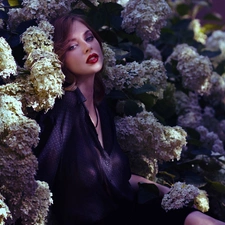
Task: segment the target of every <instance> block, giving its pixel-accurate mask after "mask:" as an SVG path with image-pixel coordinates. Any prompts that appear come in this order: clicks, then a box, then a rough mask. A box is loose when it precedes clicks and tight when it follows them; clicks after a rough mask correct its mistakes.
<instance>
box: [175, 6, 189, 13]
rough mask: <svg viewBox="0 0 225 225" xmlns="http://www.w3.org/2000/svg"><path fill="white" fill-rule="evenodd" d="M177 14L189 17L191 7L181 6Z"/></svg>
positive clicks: (178, 7)
mask: <svg viewBox="0 0 225 225" xmlns="http://www.w3.org/2000/svg"><path fill="white" fill-rule="evenodd" d="M176 10H177V12H178V13H179V15H180V16H184V15H187V14H188V12H189V10H190V7H189V6H188V5H186V4H179V5H178V6H177V8H176Z"/></svg>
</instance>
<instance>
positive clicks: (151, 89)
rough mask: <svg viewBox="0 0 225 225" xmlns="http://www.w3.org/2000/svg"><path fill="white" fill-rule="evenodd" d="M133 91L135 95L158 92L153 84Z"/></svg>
mask: <svg viewBox="0 0 225 225" xmlns="http://www.w3.org/2000/svg"><path fill="white" fill-rule="evenodd" d="M131 90H132V93H133V94H134V95H139V94H143V93H147V92H150V91H154V92H155V91H157V89H156V87H155V86H153V85H151V84H144V85H143V86H142V87H140V88H132V89H131Z"/></svg>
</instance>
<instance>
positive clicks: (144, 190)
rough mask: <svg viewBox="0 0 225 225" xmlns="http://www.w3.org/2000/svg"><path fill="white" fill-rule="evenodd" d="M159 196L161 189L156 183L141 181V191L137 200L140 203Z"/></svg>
mask: <svg viewBox="0 0 225 225" xmlns="http://www.w3.org/2000/svg"><path fill="white" fill-rule="evenodd" d="M158 197H159V189H158V188H157V186H156V185H155V184H147V183H143V184H141V183H139V191H138V196H137V201H138V203H139V204H144V203H146V202H148V201H150V200H152V199H155V198H158Z"/></svg>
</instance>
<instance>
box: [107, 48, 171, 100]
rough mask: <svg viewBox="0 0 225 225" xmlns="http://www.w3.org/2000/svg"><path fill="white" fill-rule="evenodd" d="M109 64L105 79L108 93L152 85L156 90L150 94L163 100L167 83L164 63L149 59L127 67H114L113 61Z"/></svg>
mask: <svg viewBox="0 0 225 225" xmlns="http://www.w3.org/2000/svg"><path fill="white" fill-rule="evenodd" d="M108 52H109V51H108ZM111 56H113V53H112V54H111ZM107 62H108V61H107ZM107 62H106V63H107ZM109 62H110V63H111V64H110V65H109V64H108V65H107V64H106V66H105V67H106V75H105V77H104V78H103V79H104V83H105V85H106V88H107V92H109V91H110V90H112V89H116V90H123V89H126V88H131V87H132V88H140V87H142V86H143V85H144V84H151V85H152V86H153V87H154V88H153V91H149V93H151V94H153V95H155V96H157V97H158V98H162V95H163V91H164V89H165V87H166V83H167V76H166V70H165V67H164V65H163V62H162V61H160V60H157V59H149V60H144V61H142V62H141V63H138V62H136V61H134V62H131V63H126V64H125V65H122V64H119V65H113V64H114V63H112V62H113V60H112V61H109Z"/></svg>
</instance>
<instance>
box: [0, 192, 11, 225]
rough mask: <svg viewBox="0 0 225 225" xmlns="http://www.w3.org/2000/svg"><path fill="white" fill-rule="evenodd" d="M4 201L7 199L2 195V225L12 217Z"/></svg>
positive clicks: (0, 219) (0, 212) (0, 202)
mask: <svg viewBox="0 0 225 225" xmlns="http://www.w3.org/2000/svg"><path fill="white" fill-rule="evenodd" d="M4 200H5V198H4V197H3V196H2V195H1V194H0V225H4V224H5V221H6V219H7V218H9V217H11V216H12V215H11V213H10V211H9V207H8V206H7V205H6V203H5V202H4Z"/></svg>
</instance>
